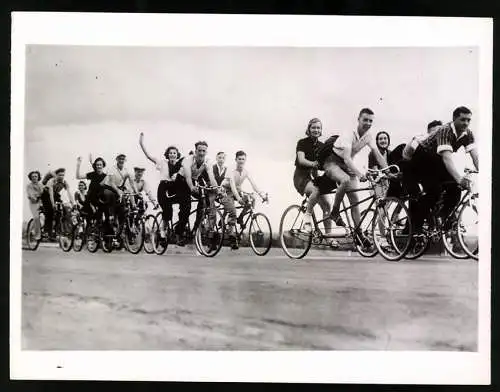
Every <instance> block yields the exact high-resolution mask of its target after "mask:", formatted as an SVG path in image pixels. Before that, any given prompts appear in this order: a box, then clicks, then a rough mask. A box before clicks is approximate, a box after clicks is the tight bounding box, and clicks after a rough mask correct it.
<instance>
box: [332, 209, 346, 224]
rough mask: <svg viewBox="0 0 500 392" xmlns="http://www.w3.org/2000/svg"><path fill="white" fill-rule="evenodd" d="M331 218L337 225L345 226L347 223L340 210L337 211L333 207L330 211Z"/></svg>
mask: <svg viewBox="0 0 500 392" xmlns="http://www.w3.org/2000/svg"><path fill="white" fill-rule="evenodd" d="M330 219H331V220H332V221H333V222H335V225H336V226H342V227H345V223H344V221H343V219H342V217H341V216H340V212H339V211H335V210H333V209H332V212H331V213H330Z"/></svg>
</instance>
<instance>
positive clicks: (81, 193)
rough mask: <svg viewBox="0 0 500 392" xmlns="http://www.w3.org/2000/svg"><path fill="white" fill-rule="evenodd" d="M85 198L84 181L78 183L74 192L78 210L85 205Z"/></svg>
mask: <svg viewBox="0 0 500 392" xmlns="http://www.w3.org/2000/svg"><path fill="white" fill-rule="evenodd" d="M86 198H87V184H86V183H85V181H83V180H82V181H80V182H79V183H78V190H77V191H76V192H75V197H74V199H75V202H76V206H77V207H78V209H79V210H82V208H83V206H84V205H85V200H86Z"/></svg>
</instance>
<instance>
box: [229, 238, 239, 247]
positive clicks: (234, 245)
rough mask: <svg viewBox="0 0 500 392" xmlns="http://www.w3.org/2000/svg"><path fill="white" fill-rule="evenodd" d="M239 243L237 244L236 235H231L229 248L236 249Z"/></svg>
mask: <svg viewBox="0 0 500 392" xmlns="http://www.w3.org/2000/svg"><path fill="white" fill-rule="evenodd" d="M239 248H240V247H239V245H238V240H237V239H236V236H231V249H232V250H237V249H239Z"/></svg>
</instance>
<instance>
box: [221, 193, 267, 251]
mask: <svg viewBox="0 0 500 392" xmlns="http://www.w3.org/2000/svg"><path fill="white" fill-rule="evenodd" d="M240 193H241V194H242V195H243V198H244V199H247V202H246V206H243V205H241V206H238V207H236V209H237V210H243V211H242V212H241V213H240V215H239V217H238V218H237V221H236V227H235V236H236V241H237V243H240V242H241V239H242V237H243V232H244V230H245V229H246V227H247V226H248V223H249V222H250V225H249V229H248V238H249V242H250V246H251V248H252V250H253V251H254V253H255V254H256V255H257V256H264V255H266V254H267V253H268V252H269V250H270V249H271V245H272V240H273V239H272V229H271V223H270V222H269V218H268V217H267V216H266V215H264V214H263V213H261V212H257V213H255V212H254V208H255V201H256V198H255V195H256V193H254V192H252V193H249V192H240ZM261 199H262V202H263V203H269V197H268V195H267V193H266V196H265V197H264V198H261ZM245 207H246V210H245ZM245 217H246V220H244V218H245ZM228 218H229V214H228V213H227V212H224V225H225V226H227V225H228V224H227V220H228ZM238 226H239V230H238Z"/></svg>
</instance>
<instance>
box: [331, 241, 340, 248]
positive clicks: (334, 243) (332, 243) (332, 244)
mask: <svg viewBox="0 0 500 392" xmlns="http://www.w3.org/2000/svg"><path fill="white" fill-rule="evenodd" d="M339 245H340V244H339V242H338V241H337V240H330V241H328V246H329V247H330V248H332V249H336V248H338V247H339Z"/></svg>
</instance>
